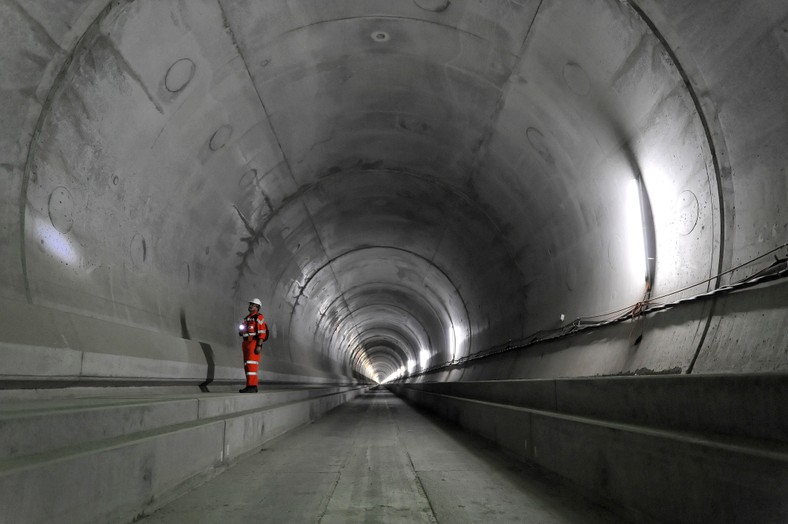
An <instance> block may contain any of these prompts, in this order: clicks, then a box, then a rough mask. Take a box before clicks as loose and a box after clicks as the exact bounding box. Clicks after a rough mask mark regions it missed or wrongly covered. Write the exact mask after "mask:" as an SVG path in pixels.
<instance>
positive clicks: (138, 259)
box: [129, 233, 148, 267]
mask: <svg viewBox="0 0 788 524" xmlns="http://www.w3.org/2000/svg"><path fill="white" fill-rule="evenodd" d="M129 251H130V252H131V253H130V254H131V263H132V264H134V265H135V266H136V267H139V266H141V265H142V264H144V263H145V261H146V260H147V259H148V243H147V242H146V241H145V237H143V236H142V235H140V234H139V233H135V234H134V237H132V239H131V246H130V247H129Z"/></svg>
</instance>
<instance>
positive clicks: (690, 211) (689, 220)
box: [676, 191, 700, 235]
mask: <svg viewBox="0 0 788 524" xmlns="http://www.w3.org/2000/svg"><path fill="white" fill-rule="evenodd" d="M699 212H700V204H698V197H697V196H695V193H693V192H692V191H682V192H681V194H680V195H679V198H678V199H677V201H676V221H677V228H678V230H679V234H680V235H689V234H690V233H692V231H693V230H694V229H695V226H696V225H697V223H698V215H699Z"/></svg>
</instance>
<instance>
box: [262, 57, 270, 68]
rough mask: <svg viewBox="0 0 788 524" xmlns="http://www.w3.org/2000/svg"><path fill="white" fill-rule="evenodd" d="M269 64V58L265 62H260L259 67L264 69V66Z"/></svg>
mask: <svg viewBox="0 0 788 524" xmlns="http://www.w3.org/2000/svg"><path fill="white" fill-rule="evenodd" d="M270 63H271V59H270V58H266V59H265V60H263V61H262V62H260V67H265V66H267V65H268V64H270Z"/></svg>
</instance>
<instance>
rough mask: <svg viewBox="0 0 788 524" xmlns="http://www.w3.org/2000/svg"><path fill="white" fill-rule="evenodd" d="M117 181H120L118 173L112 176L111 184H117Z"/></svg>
mask: <svg viewBox="0 0 788 524" xmlns="http://www.w3.org/2000/svg"><path fill="white" fill-rule="evenodd" d="M118 182H120V178H118V175H115V176H114V177H112V185H113V186H117V185H118Z"/></svg>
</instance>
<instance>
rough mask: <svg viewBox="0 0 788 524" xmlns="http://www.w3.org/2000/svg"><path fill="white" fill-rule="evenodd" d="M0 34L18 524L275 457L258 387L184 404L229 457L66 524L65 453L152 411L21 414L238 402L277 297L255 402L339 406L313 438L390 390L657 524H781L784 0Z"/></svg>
mask: <svg viewBox="0 0 788 524" xmlns="http://www.w3.org/2000/svg"><path fill="white" fill-rule="evenodd" d="M0 28H1V30H0V39H2V44H3V45H2V48H1V50H0V68H1V69H0V71H1V73H0V74H2V84H1V86H2V98H0V114H1V115H2V129H1V130H0V182H1V183H2V207H0V237H1V238H2V249H1V250H0V312H1V313H2V314H1V315H0V400H1V401H2V403H3V405H5V406H18V407H19V409H17V410H16V414H17V417H16V418H13V417H10V415H8V416H6V415H4V417H3V418H2V419H0V437H2V438H0V440H3V441H4V442H5V444H3V445H2V447H0V459H2V460H3V462H2V464H4V465H3V466H2V467H0V487H1V488H2V489H0V492H1V493H2V495H0V497H2V504H3V506H4V508H5V514H6V517H5V518H7V519H10V518H11V515H16V517H15V520H13V522H39V521H41V522H52V521H59V522H68V521H69V519H71V518H73V519H76V520H75V521H101V519H103V518H106V517H107V515H112V516H113V518H121V517H123V516H124V515H126V513H124V511H126V512H128V511H130V510H129V508H131V507H137V508H140V507H143V506H144V505H145V504H149V503H151V501H155V500H156V498H157V497H158V496H160V495H161V494H162V493H168V492H170V491H172V490H174V489H177V486H181V485H183V484H184V483H185V482H187V481H188V479H193V478H194V477H195V476H196V475H198V474H203V473H204V472H205V471H208V470H210V469H211V468H212V467H216V466H217V464H228V463H229V462H230V461H231V460H232V459H234V458H235V457H237V456H240V455H241V454H243V453H246V452H248V451H250V450H252V449H254V448H255V447H258V448H259V445H260V443H261V442H262V439H263V438H264V436H265V434H266V432H267V431H269V430H270V428H272V427H273V426H275V424H273V423H272V422H271V419H267V418H266V417H269V416H270V414H267V413H268V412H267V411H265V410H264V409H263V407H261V406H255V407H254V409H252V407H250V405H248V404H247V405H244V406H241V405H240V404H238V403H240V402H242V401H243V402H247V403H248V402H253V399H258V398H263V395H256V396H241V395H224V396H222V397H220V398H222V399H223V400H222V402H223V404H221V405H215V406H213V408H212V407H211V406H212V405H211V404H210V402H212V401H211V400H210V399H211V398H213V397H209V396H207V395H205V394H202V396H200V395H194V396H193V398H194V399H196V400H194V402H195V403H198V404H195V405H199V409H198V411H197V412H196V413H197V414H196V415H194V417H193V419H189V420H179V423H181V424H186V425H187V426H188V428H191V429H189V430H188V431H187V430H186V429H183V430H182V431H181V432H179V433H178V435H181V434H182V435H183V439H184V443H185V444H184V445H185V446H187V447H188V446H192V445H193V447H194V450H195V452H194V453H195V454H196V453H197V450H202V451H205V450H207V451H206V452H205V454H207V455H208V458H209V459H210V460H208V459H205V460H208V461H207V462H205V463H202V462H200V460H203V458H204V457H203V458H200V459H199V460H198V459H197V458H196V457H190V460H193V461H194V466H193V469H191V470H188V471H187V470H183V471H182V472H173V471H172V469H171V468H170V469H168V474H170V476H171V477H172V478H169V477H168V480H167V482H161V483H160V484H158V485H157V484H156V482H153V483H152V484H153V486H152V487H151V481H150V478H147V479H144V480H146V481H147V484H145V489H147V490H148V491H145V489H143V488H138V487H137V484H135V482H138V481H139V479H138V478H137V477H136V473H133V472H134V471H136V469H135V468H136V466H135V464H137V463H139V462H140V461H142V459H141V458H140V457H141V456H142V455H143V454H144V453H145V452H144V450H141V448H135V449H137V451H135V452H129V453H126V454H125V455H124V454H123V453H121V451H116V452H115V453H114V454H112V453H110V452H106V451H103V452H102V453H101V454H97V455H96V457H94V458H93V459H91V460H93V463H94V466H93V467H94V468H95V471H94V470H91V471H94V472H93V473H91V474H92V475H96V478H99V479H102V480H100V482H106V483H112V482H116V483H118V484H117V486H118V487H117V489H118V490H121V491H124V492H127V493H132V492H133V493H137V494H138V498H137V499H134V500H130V499H129V500H126V499H124V500H123V501H117V503H114V502H113V501H111V500H108V501H107V502H106V503H105V504H104V506H102V507H101V508H99V509H95V511H96V512H98V513H95V514H81V513H80V514H79V517H76V516H74V515H77V514H76V513H74V514H72V513H68V512H69V511H72V510H73V508H72V507H71V506H69V505H68V504H66V503H65V502H63V503H62V504H60V502H59V500H58V498H62V499H67V498H71V499H73V498H77V499H78V498H80V497H91V496H92V495H91V492H90V490H89V486H88V485H87V484H85V483H84V482H82V481H81V480H80V481H77V480H73V481H72V480H67V481H65V482H62V484H63V485H61V486H60V487H59V488H58V490H65V491H64V492H60V495H59V497H58V496H57V495H55V496H54V497H53V495H52V494H53V490H52V489H51V486H52V482H54V481H52V480H51V479H50V480H47V479H49V478H50V477H51V475H52V471H53V467H54V466H52V465H47V464H50V463H49V462H46V460H49V459H46V456H47V455H46V454H47V453H50V454H51V453H55V452H56V451H57V450H59V449H61V448H63V449H65V447H67V446H78V445H79V444H80V443H82V442H83V440H84V441H87V440H91V439H92V440H95V441H97V442H98V441H100V440H101V438H104V437H107V438H109V437H112V438H121V437H123V436H124V435H126V434H132V433H134V431H143V430H145V431H153V429H151V427H152V426H145V423H146V422H145V421H146V420H148V419H146V417H148V418H152V416H149V415H150V411H145V413H147V414H148V415H144V414H140V415H139V417H138V418H139V420H141V421H142V422H141V424H143V425H142V426H133V427H132V426H129V425H124V424H125V423H124V424H119V423H118V422H117V421H114V419H112V418H111V417H113V416H118V415H117V410H106V413H104V412H102V414H100V416H99V411H100V410H98V411H97V409H98V408H96V409H94V410H93V411H90V413H92V415H90V416H88V415H86V414H85V412H82V411H79V413H81V414H82V415H80V416H79V417H77V416H74V417H71V418H69V417H67V416H62V417H60V418H56V414H53V413H49V412H47V417H49V418H46V417H43V418H41V419H40V420H38V419H36V420H37V421H34V420H33V418H34V417H33V415H34V414H35V412H34V410H27V409H25V408H24V406H25V403H28V402H34V401H43V400H46V399H49V400H52V399H61V401H63V400H64V399H68V398H76V397H79V396H85V397H87V398H90V397H91V396H94V395H97V394H98V393H97V392H102V394H105V393H107V392H111V394H113V395H115V396H117V397H118V398H119V397H120V396H122V395H124V394H126V393H128V394H131V392H133V393H134V394H135V395H146V394H147V395H151V396H155V395H156V394H169V393H170V392H175V391H177V392H181V393H182V392H191V391H194V392H197V393H200V389H202V391H204V392H210V391H213V392H217V391H218V392H221V391H225V392H235V391H236V390H237V387H238V386H239V385H241V384H242V383H243V368H242V362H241V358H240V350H239V339H238V337H237V333H236V326H237V323H238V321H239V320H240V319H241V318H242V317H243V315H244V314H245V309H246V303H247V302H248V300H249V299H250V298H251V297H259V298H260V299H261V300H262V303H263V310H262V311H263V313H264V314H265V316H266V319H267V322H268V325H269V330H270V339H269V341H268V342H267V343H266V344H265V346H264V349H263V355H262V365H261V371H260V381H261V385H263V389H265V386H266V384H268V385H276V386H277V387H281V388H285V389H286V388H287V387H288V386H294V387H295V386H298V387H302V386H304V385H307V386H309V388H311V389H309V390H308V391H321V392H324V393H321V395H322V396H320V397H319V398H318V397H316V396H314V395H312V396H309V395H307V396H306V397H304V398H301V399H300V400H299V402H301V404H299V405H302V407H303V406H307V405H308V406H309V409H307V410H306V415H299V416H305V417H306V420H311V419H314V418H315V417H317V416H319V415H320V414H321V413H323V412H324V411H325V410H327V409H330V408H331V407H333V406H335V405H338V404H339V403H341V402H344V401H346V400H349V399H351V398H352V397H353V396H354V395H356V394H358V393H359V392H362V391H363V390H364V388H366V387H369V386H373V385H375V384H378V383H382V384H384V386H385V387H388V388H389V389H391V390H392V391H393V392H395V393H396V394H398V395H400V396H402V397H404V398H406V399H408V400H409V401H410V402H413V403H415V404H417V405H420V406H423V407H424V408H427V409H430V410H432V411H434V412H436V413H438V414H440V415H443V416H445V417H447V418H449V419H450V420H453V421H454V422H456V423H458V424H459V425H461V426H462V427H464V428H466V429H468V430H471V431H474V432H476V433H479V434H481V435H483V436H484V437H486V438H488V439H491V440H493V441H495V442H496V443H497V444H498V445H499V446H500V447H502V448H503V449H504V450H506V451H507V452H509V453H511V454H513V455H515V456H517V457H519V458H520V459H522V460H525V461H527V462H530V463H532V464H536V465H537V466H538V467H540V468H542V469H544V470H546V471H549V472H551V473H553V474H555V475H557V476H559V477H561V478H563V479H564V480H566V481H567V482H568V483H570V484H572V485H573V486H576V487H577V488H579V489H580V490H581V491H583V492H584V493H585V494H587V495H589V496H591V497H593V498H595V499H598V500H601V501H604V502H605V503H606V504H609V505H611V506H613V507H616V508H619V510H620V512H621V513H622V514H624V515H627V516H629V517H631V518H632V519H634V520H644V521H657V522H786V521H788V422H786V421H788V408H787V407H786V406H788V330H786V324H788V281H786V279H785V276H786V274H787V273H786V259H787V258H788V248H787V246H788V204H787V202H788V186H787V185H786V182H787V180H788V173H786V169H788V3H786V2H784V1H781V0H752V1H748V2H741V1H737V0H697V1H692V2H686V1H680V0H519V1H516V0H396V1H395V0H368V1H352V0H341V1H340V0H337V1H330V2H329V1H324V0H288V1H284V0H283V1H262V0H189V1H188V2H187V1H176V0H113V1H107V0H68V1H63V0H0ZM146 392H149V393H146ZM162 392H164V393H162ZM241 397H243V398H241ZM326 399H328V400H326ZM216 402H218V400H216ZM157 405H158V404H157ZM74 409H76V408H74ZM118 409H119V408H118ZM146 409H148V410H150V409H153V408H151V407H150V406H148V408H146ZM211 409H215V411H213V412H211ZM282 409H285V408H282ZM255 410H257V411H255ZM175 411H177V412H178V413H182V412H183V409H181V408H178V409H177V410H175ZM175 411H173V412H175ZM113 413H114V415H113ZM282 413H284V412H282ZM288 413H289V412H288ZM288 413H284V414H280V415H281V416H279V419H277V420H292V421H293V423H294V424H295V423H303V419H297V417H296V418H294V417H295V415H292V414H288ZM94 415H95V416H94ZM236 415H237V416H236ZM135 416H137V415H134V416H132V415H128V416H126V417H125V418H124V419H123V420H124V421H128V420H129V419H134V417H135ZM170 416H171V415H167V416H162V418H168V417H170ZM220 416H221V417H224V418H222V420H223V421H224V422H223V426H222V428H223V429H222V430H221V431H223V433H222V440H220V441H219V445H218V448H216V449H214V448H212V447H211V446H212V444H211V442H213V441H211V440H210V439H209V440H206V441H205V442H203V441H202V440H200V439H201V438H202V437H201V435H206V434H208V432H209V429H207V428H209V427H210V428H213V427H214V426H215V425H216V424H215V420H218V419H217V418H216V417H220ZM101 417H104V418H101ZM212 417H213V418H212ZM228 417H229V418H228ZM296 419H297V420H296ZM109 420H112V422H106V421H109ZM201 420H203V421H208V422H211V421H213V422H211V424H213V425H210V424H208V422H205V424H201ZM69 421H71V422H69ZM102 421H104V422H102ZM231 421H235V422H236V425H235V426H233V424H231ZM299 421H300V422H299ZM103 423H106V424H107V427H113V428H115V431H116V433H113V434H111V435H108V434H106V431H109V430H108V429H106V428H105V427H104V426H102V424H103ZM35 424H41V426H36V425H35ZM75 424H78V427H73V426H74V425H75ZM162 424H164V423H163V422H162ZM283 424H284V423H283ZM285 425H286V424H285ZM285 425H283V426H281V428H285ZM119 426H123V427H122V428H121V429H118V427H119ZM231 426H232V427H231ZM39 427H40V428H46V429H45V430H40V429H35V428H39ZM99 427H101V428H104V429H101V430H98V429H95V428H99ZM157 427H158V426H157ZM161 427H164V426H161ZM184 427H186V426H184ZM281 428H280V429H281ZM285 429H286V428H285ZM285 429H281V431H284V430H285ZM91 431H94V432H95V433H96V434H95V435H93V436H89V434H91ZM161 431H163V430H161ZM42 435H47V436H46V437H42ZM168 435H171V434H169V433H168ZM170 438H175V437H172V436H171V437H170ZM206 438H207V437H206ZM233 439H235V440H233ZM50 440H51V442H50ZM92 440H91V441H92ZM149 440H150V439H149ZM45 441H46V442H45ZM33 442H35V445H33V444H32V443H33ZM146 442H148V441H147V440H146ZM222 442H224V447H222V444H221V443H222ZM151 445H153V444H151ZM140 446H141V444H140ZM113 449H114V448H113ZM118 449H120V448H118ZM123 449H125V448H123ZM179 449H181V448H179ZM99 455H100V457H99ZM26 457H28V459H26ZM30 457H32V458H30ZM97 457H98V458H97ZM101 457H103V458H101ZM123 457H125V458H123ZM217 457H218V458H217ZM105 459H106V460H108V461H115V462H114V463H115V464H117V465H119V466H118V467H128V468H129V471H130V472H132V473H129V475H127V476H126V477H128V478H125V477H124V478H119V475H114V476H112V477H111V478H110V477H103V476H102V475H104V473H102V472H103V471H105V469H106V468H104V467H103V466H101V464H102V463H101V460H105ZM59 460H60V462H58V464H65V465H63V466H62V468H61V470H59V471H60V473H59V475H62V478H65V479H71V477H70V476H69V475H70V474H71V473H70V472H71V471H72V470H74V469H75V468H78V467H82V466H78V465H77V463H76V462H73V461H76V459H68V460H72V462H68V460H66V459H62V458H61V459H59ZM124 460H126V461H127V462H124ZM145 462H146V468H147V469H146V471H147V474H148V475H149V476H150V475H151V474H152V475H153V476H154V478H156V475H157V473H156V468H157V467H158V466H157V464H158V462H157V461H156V460H149V459H148V458H146V459H145ZM66 463H67V464H66ZM20 464H23V465H21V466H20ZM123 464H126V465H127V466H122V465H123ZM151 471H153V473H151ZM142 476H144V475H142ZM140 482H141V481H140ZM124 483H127V484H124ZM113 485H114V484H113ZM46 486H49V487H48V488H46V490H47V493H46V495H47V498H48V499H49V500H48V502H47V503H46V504H44V506H45V507H44V508H43V509H41V508H38V509H31V507H37V506H40V505H41V503H38V504H34V503H32V502H31V501H32V500H33V499H34V498H35V497H43V496H44V495H43V493H42V491H43V490H44V489H45V487H46ZM64 486H65V487H64ZM128 486H134V487H133V488H132V487H128ZM113 489H114V488H113ZM135 490H136V491H135ZM130 496H131V495H129V497H130ZM127 498H128V497H127ZM20 501H22V502H20ZM9 508H13V511H16V512H18V513H13V511H12V510H11V509H9ZM69 508H70V509H69ZM9 511H10V513H9ZM37 512H38V513H37ZM132 516H133V513H132ZM3 519H4V517H2V516H0V521H3V522H5V521H6V520H3ZM47 519H51V520H47ZM129 520H130V518H129ZM7 521H8V522H12V520H7Z"/></svg>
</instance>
